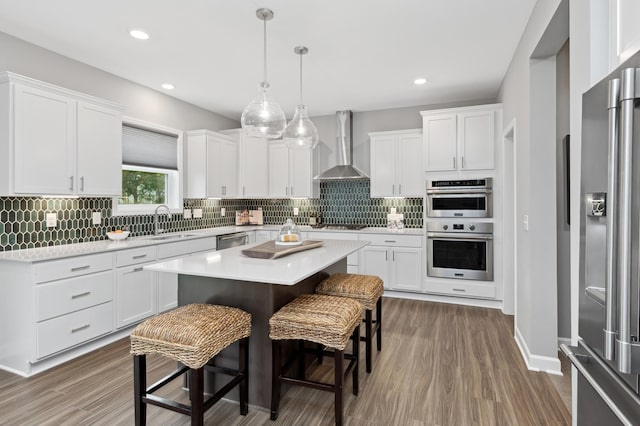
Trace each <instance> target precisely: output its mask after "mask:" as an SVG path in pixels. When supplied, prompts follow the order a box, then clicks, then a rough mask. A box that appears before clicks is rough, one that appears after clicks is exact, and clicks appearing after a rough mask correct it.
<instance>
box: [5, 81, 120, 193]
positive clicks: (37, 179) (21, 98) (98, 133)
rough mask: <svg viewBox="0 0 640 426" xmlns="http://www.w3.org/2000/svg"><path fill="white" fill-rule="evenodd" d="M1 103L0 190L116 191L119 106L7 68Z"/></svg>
mask: <svg viewBox="0 0 640 426" xmlns="http://www.w3.org/2000/svg"><path fill="white" fill-rule="evenodd" d="M0 103H1V104H2V105H1V106H0V128H4V129H6V131H5V132H3V133H0V157H2V160H0V166H2V167H0V173H1V174H0V194H1V195H79V196H120V194H121V192H122V185H121V179H122V177H121V176H122V108H121V107H120V106H118V105H116V104H113V103H111V102H108V101H103V100H101V99H97V98H93V97H90V96H87V95H83V94H81V93H77V92H73V91H70V90H66V89H63V88H60V87H56V86H52V85H49V84H47V83H43V82H39V81H36V80H32V79H29V78H27V77H22V76H19V75H17V74H13V73H8V72H5V73H1V74H0ZM11 128H12V129H13V132H10V131H9V129H11Z"/></svg>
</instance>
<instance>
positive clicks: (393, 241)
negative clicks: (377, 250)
mask: <svg viewBox="0 0 640 426" xmlns="http://www.w3.org/2000/svg"><path fill="white" fill-rule="evenodd" d="M384 242H385V243H395V242H396V240H384Z"/></svg>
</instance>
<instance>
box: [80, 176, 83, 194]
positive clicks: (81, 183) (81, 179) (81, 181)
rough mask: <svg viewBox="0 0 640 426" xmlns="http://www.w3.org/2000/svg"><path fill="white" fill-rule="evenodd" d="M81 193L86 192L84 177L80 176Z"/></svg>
mask: <svg viewBox="0 0 640 426" xmlns="http://www.w3.org/2000/svg"><path fill="white" fill-rule="evenodd" d="M80 191H84V176H80Z"/></svg>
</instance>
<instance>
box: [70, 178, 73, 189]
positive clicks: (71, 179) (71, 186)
mask: <svg viewBox="0 0 640 426" xmlns="http://www.w3.org/2000/svg"><path fill="white" fill-rule="evenodd" d="M69 191H73V176H69Z"/></svg>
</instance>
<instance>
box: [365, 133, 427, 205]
mask: <svg viewBox="0 0 640 426" xmlns="http://www.w3.org/2000/svg"><path fill="white" fill-rule="evenodd" d="M369 138H370V141H371V197H372V198H376V197H422V195H423V194H422V193H423V183H424V178H423V167H422V145H423V141H422V131H421V130H420V129H412V130H400V131H390V132H375V133H369Z"/></svg>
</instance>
